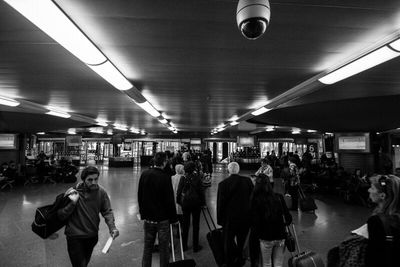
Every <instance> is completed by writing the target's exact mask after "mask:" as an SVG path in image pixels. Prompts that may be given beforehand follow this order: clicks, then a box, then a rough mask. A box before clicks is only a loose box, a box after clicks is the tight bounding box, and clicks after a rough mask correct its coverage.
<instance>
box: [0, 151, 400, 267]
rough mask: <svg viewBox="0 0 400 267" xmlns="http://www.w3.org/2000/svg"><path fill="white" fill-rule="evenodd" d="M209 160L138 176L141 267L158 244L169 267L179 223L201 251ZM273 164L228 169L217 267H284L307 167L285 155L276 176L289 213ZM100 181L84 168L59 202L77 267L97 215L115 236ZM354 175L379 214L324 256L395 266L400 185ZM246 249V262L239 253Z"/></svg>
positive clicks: (173, 158) (191, 158) (162, 164)
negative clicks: (250, 170) (244, 171)
mask: <svg viewBox="0 0 400 267" xmlns="http://www.w3.org/2000/svg"><path fill="white" fill-rule="evenodd" d="M185 153H186V154H185ZM208 153H209V152H208V151H205V152H203V153H199V154H192V153H190V152H189V151H186V152H184V153H176V154H175V155H172V154H171V153H168V152H167V153H165V152H157V153H156V154H155V156H154V159H153V162H152V165H151V166H150V168H148V169H146V170H144V171H143V172H142V173H141V176H140V179H139V185H138V193H137V199H138V204H139V213H140V219H141V220H143V225H144V248H143V256H142V266H143V267H151V265H152V253H153V252H154V246H155V243H156V240H157V241H158V251H159V253H160V266H161V267H166V266H168V265H169V262H170V241H171V239H170V238H171V233H170V229H171V228H170V225H171V224H176V223H177V222H180V223H181V224H182V233H181V234H182V243H183V250H184V251H187V250H189V249H192V250H193V252H194V253H197V252H199V251H201V250H202V249H203V245H202V244H200V242H199V241H200V238H199V233H200V231H199V230H200V215H201V210H202V209H204V208H206V207H207V205H208V203H207V202H206V197H205V191H206V190H207V186H206V185H205V183H204V179H205V177H207V176H211V174H210V172H212V171H211V169H212V165H211V168H210V167H206V165H207V164H208V163H209V162H208V157H207V154H208ZM303 158H304V156H303ZM276 162H277V160H274V155H273V154H272V153H271V155H269V157H266V158H264V159H263V160H262V163H261V167H260V168H259V169H258V170H257V171H256V172H255V174H254V176H244V175H241V174H240V165H239V164H238V163H237V162H230V163H229V164H228V165H227V171H228V174H229V175H228V176H227V177H224V179H223V180H222V181H221V182H220V183H219V184H218V189H217V201H216V207H215V209H216V213H217V214H216V217H217V218H216V219H217V224H218V225H220V226H221V227H222V238H221V243H222V244H221V247H222V248H223V249H222V251H221V253H222V254H223V259H224V264H222V265H221V266H224V267H238V266H244V265H245V263H246V260H247V259H248V257H249V258H250V261H251V266H252V267H256V266H260V267H261V266H263V267H269V266H274V267H281V266H283V259H284V252H285V249H286V246H287V244H286V243H285V242H286V241H285V240H286V238H287V226H288V225H290V224H291V223H292V215H291V213H290V211H289V210H293V211H297V205H298V191H299V187H300V186H301V182H302V181H301V179H302V176H301V173H302V171H301V168H305V167H304V166H307V165H305V164H302V163H301V161H299V159H298V158H297V157H296V156H294V155H289V156H288V157H287V164H284V167H283V168H282V169H278V171H277V172H279V176H278V177H281V178H283V181H284V184H285V188H286V190H285V193H288V194H290V195H291V197H292V203H291V206H290V207H289V208H288V207H287V205H286V202H285V200H284V196H283V194H280V193H277V192H276V190H274V187H276V183H275V181H276V180H275V178H276V175H277V173H276V170H277V168H276ZM4 167H5V166H4ZM5 170H7V168H6V169H5ZM303 172H304V171H303ZM99 174H100V173H99V171H98V169H97V168H96V167H93V166H89V167H86V168H84V170H83V171H82V173H81V180H82V181H81V182H79V183H78V184H77V185H75V186H74V187H72V188H69V189H68V190H67V191H66V193H65V195H64V196H65V197H68V198H69V200H70V202H69V203H68V204H67V205H66V206H65V207H63V208H62V209H60V210H58V216H59V217H60V218H61V219H63V220H66V228H65V235H66V238H67V248H68V253H69V256H70V260H71V263H72V266H74V267H75V266H87V265H88V264H89V261H90V258H91V255H92V251H93V248H94V246H95V245H96V243H97V241H98V231H99V223H100V218H99V214H101V215H102V216H103V217H104V218H105V223H106V224H107V226H108V229H109V232H110V236H111V237H112V238H116V237H117V236H119V231H118V230H117V228H116V226H115V219H114V214H113V211H112V209H111V202H110V199H109V197H108V194H107V192H106V191H105V190H104V188H102V187H101V186H100V185H99ZM355 176H356V177H357V179H361V180H365V182H366V183H367V184H368V189H367V193H368V198H369V199H370V202H371V203H372V204H374V205H375V206H376V208H375V209H374V211H373V212H372V214H371V216H370V218H369V219H368V220H367V222H366V224H365V225H364V226H361V227H360V228H359V229H356V230H355V231H353V234H352V235H351V236H350V237H349V238H348V239H346V240H344V241H343V242H342V243H340V244H338V246H337V247H334V248H332V249H331V250H330V251H329V254H328V261H327V262H328V266H332V267H336V266H350V265H346V264H350V262H351V264H353V265H351V266H360V267H361V266H367V267H372V266H383V267H394V266H400V259H399V258H398V257H397V254H396V252H397V251H399V249H400V199H399V197H400V178H399V177H397V176H395V175H378V174H374V175H371V176H361V174H360V172H359V171H356V172H355ZM190 227H192V238H191V240H192V244H191V245H192V246H191V247H190V246H189V243H188V240H189V229H190ZM179 234H180V233H179V232H178V235H179ZM247 248H248V251H249V253H248V255H246V253H244V251H245V249H247ZM213 253H216V252H215V251H213ZM354 259H356V260H354Z"/></svg>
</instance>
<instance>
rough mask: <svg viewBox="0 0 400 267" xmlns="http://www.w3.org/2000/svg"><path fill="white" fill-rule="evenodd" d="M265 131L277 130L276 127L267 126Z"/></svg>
mask: <svg viewBox="0 0 400 267" xmlns="http://www.w3.org/2000/svg"><path fill="white" fill-rule="evenodd" d="M265 131H267V132H273V131H275V129H274V128H271V127H267V128H266V129H265Z"/></svg>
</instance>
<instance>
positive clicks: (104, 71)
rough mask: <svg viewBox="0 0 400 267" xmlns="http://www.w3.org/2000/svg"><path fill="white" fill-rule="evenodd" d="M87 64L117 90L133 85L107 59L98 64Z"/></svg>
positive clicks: (126, 88)
mask: <svg viewBox="0 0 400 267" xmlns="http://www.w3.org/2000/svg"><path fill="white" fill-rule="evenodd" d="M88 66H89V67H90V68H91V69H92V70H93V71H95V72H96V73H97V74H99V75H100V76H101V77H102V78H103V79H104V80H106V81H107V82H109V83H110V84H111V85H112V86H114V87H115V88H117V89H118V90H121V91H124V90H129V89H131V88H132V87H133V85H132V84H131V83H130V82H129V81H128V80H127V79H126V78H125V76H124V75H122V73H121V72H120V71H119V70H118V69H117V68H116V67H115V66H114V65H113V64H112V63H111V62H110V61H108V60H107V61H106V62H104V63H103V64H100V65H88Z"/></svg>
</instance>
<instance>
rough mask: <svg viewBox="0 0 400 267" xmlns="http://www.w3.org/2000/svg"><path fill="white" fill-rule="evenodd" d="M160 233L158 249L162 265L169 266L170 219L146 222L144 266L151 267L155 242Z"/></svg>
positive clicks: (162, 266)
mask: <svg viewBox="0 0 400 267" xmlns="http://www.w3.org/2000/svg"><path fill="white" fill-rule="evenodd" d="M157 234H158V249H159V251H160V267H167V266H168V263H169V248H168V246H169V239H170V236H169V221H168V220H165V221H161V222H158V223H149V222H146V221H145V222H144V250H143V258H142V267H151V260H152V256H153V255H152V252H153V247H154V242H155V240H156V236H157Z"/></svg>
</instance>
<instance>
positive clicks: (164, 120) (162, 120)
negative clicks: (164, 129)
mask: <svg viewBox="0 0 400 267" xmlns="http://www.w3.org/2000/svg"><path fill="white" fill-rule="evenodd" d="M158 121H159V122H161V123H162V124H167V123H168V121H167V120H166V119H161V120H158Z"/></svg>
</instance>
